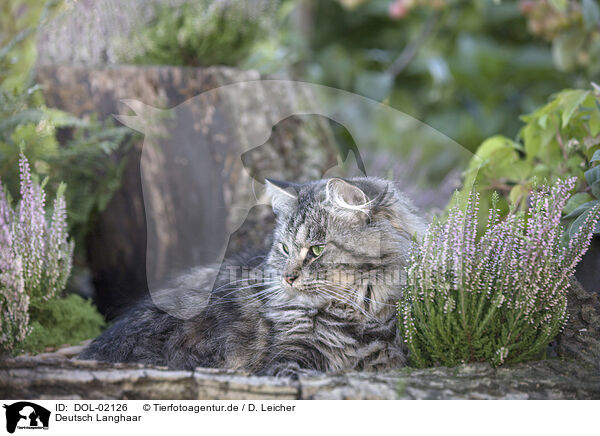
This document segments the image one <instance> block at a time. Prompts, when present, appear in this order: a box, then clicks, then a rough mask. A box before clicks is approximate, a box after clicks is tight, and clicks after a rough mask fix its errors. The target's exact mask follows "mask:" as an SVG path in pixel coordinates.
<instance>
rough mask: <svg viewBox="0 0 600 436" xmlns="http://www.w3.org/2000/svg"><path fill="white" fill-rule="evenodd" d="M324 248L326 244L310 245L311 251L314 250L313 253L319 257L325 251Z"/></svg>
mask: <svg viewBox="0 0 600 436" xmlns="http://www.w3.org/2000/svg"><path fill="white" fill-rule="evenodd" d="M324 249H325V246H324V245H313V246H312V247H310V251H312V254H314V255H315V256H317V257H319V256H320V255H321V253H323V250H324Z"/></svg>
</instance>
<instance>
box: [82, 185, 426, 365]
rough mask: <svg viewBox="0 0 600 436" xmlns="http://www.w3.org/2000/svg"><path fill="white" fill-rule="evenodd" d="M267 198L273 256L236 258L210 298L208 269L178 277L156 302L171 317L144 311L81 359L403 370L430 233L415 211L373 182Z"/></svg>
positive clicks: (290, 188)
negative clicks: (401, 321)
mask: <svg viewBox="0 0 600 436" xmlns="http://www.w3.org/2000/svg"><path fill="white" fill-rule="evenodd" d="M267 193H268V194H269V195H270V197H271V201H272V205H273V210H274V212H275V214H276V215H277V225H276V228H275V232H274V235H273V245H272V247H271V250H270V251H269V252H268V253H266V254H264V255H252V256H239V257H236V258H234V259H229V260H228V261H227V262H225V263H224V264H223V265H222V266H221V268H220V272H219V276H218V279H217V282H216V285H215V286H214V287H212V288H209V287H208V286H207V285H206V278H205V277H206V276H207V274H206V268H204V269H203V268H198V269H195V270H192V271H190V272H188V273H187V274H184V275H183V276H181V277H178V278H177V279H176V280H175V281H174V283H173V284H172V285H171V286H170V287H166V288H165V291H164V292H162V293H159V295H158V296H155V298H158V299H160V300H161V301H160V303H158V301H156V300H155V302H156V303H157V304H158V306H160V307H161V309H159V308H158V307H157V305H156V304H154V302H152V301H150V300H147V301H144V302H141V303H140V304H138V305H137V306H136V307H134V308H133V309H132V310H130V311H129V312H128V313H127V314H126V315H125V316H124V317H122V318H121V319H119V320H118V321H117V322H116V323H115V324H114V325H113V326H112V327H110V328H109V329H108V330H106V331H105V332H104V333H103V334H102V335H101V336H100V337H98V338H97V339H96V340H94V341H93V342H92V343H91V344H90V345H89V346H88V347H87V348H86V350H84V352H83V353H82V354H81V355H80V358H82V359H96V360H104V361H111V362H142V363H148V364H155V365H162V366H168V367H171V368H178V369H192V368H194V367H199V366H202V367H218V368H230V369H236V370H245V371H249V372H252V373H256V374H264V375H277V376H283V375H296V374H298V373H302V372H312V371H342V370H378V369H385V368H389V367H396V366H402V365H403V364H405V362H406V354H405V349H404V347H403V343H402V340H401V338H400V337H399V335H398V333H397V327H396V310H395V308H396V303H397V301H398V299H399V297H400V295H401V289H402V287H401V277H402V275H401V272H402V271H403V270H404V268H405V267H406V265H407V262H408V251H409V248H410V243H411V239H412V238H413V236H417V237H419V236H421V235H422V234H423V232H424V230H425V223H424V221H423V219H422V218H421V217H420V216H419V214H418V213H417V212H416V211H415V209H414V208H413V207H412V205H411V203H410V202H409V201H408V200H407V199H406V198H405V197H404V196H403V195H402V194H401V193H400V191H399V190H398V189H397V188H396V187H395V186H394V184H393V183H391V182H388V181H386V180H382V179H378V178H371V177H369V178H353V179H347V180H342V179H325V180H319V181H315V182H309V183H305V184H293V183H284V182H275V181H269V182H268V184H267ZM311 247H317V248H311ZM248 270H249V271H251V272H252V273H253V274H252V275H251V277H248V274H246V275H243V273H242V272H241V271H248ZM286 277H287V280H286Z"/></svg>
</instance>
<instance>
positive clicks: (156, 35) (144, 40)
mask: <svg viewBox="0 0 600 436" xmlns="http://www.w3.org/2000/svg"><path fill="white" fill-rule="evenodd" d="M262 3H265V2H262ZM260 5H261V2H253V3H248V2H244V1H240V0H234V1H227V2H223V1H212V0H201V1H188V2H185V3H183V4H182V5H166V4H164V3H162V4H161V3H160V2H153V3H152V4H151V7H152V8H153V9H154V12H153V15H154V18H153V19H152V21H151V22H150V23H143V25H141V26H140V27H139V28H137V29H135V30H134V32H133V33H134V35H135V37H133V38H131V39H130V40H128V41H123V42H122V44H123V45H124V46H125V47H124V48H126V50H124V51H126V52H129V53H136V56H135V58H134V59H133V62H134V63H137V64H158V65H186V66H210V65H232V66H235V65H237V64H238V63H239V62H240V61H242V60H243V59H245V58H246V57H247V56H248V54H249V51H250V48H251V47H252V46H253V44H254V42H255V41H256V40H257V39H258V38H259V37H261V36H262V35H263V33H264V32H265V27H264V24H265V18H264V14H265V12H266V11H265V10H264V7H263V8H261V7H260ZM132 44H133V47H132V46H131V45H132ZM124 60H126V61H130V60H131V59H124Z"/></svg>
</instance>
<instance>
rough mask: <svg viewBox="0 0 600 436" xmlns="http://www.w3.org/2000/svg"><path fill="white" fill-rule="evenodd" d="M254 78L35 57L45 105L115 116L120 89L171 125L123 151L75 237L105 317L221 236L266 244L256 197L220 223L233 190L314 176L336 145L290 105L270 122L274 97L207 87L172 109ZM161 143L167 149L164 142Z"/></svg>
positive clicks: (234, 198) (218, 70)
mask: <svg viewBox="0 0 600 436" xmlns="http://www.w3.org/2000/svg"><path fill="white" fill-rule="evenodd" d="M258 79H260V75H259V74H258V73H256V72H253V71H238V70H235V69H231V68H224V67H211V68H203V69H198V68H178V67H137V66H117V67H109V68H103V69H89V68H84V67H71V66H40V67H38V81H39V82H40V84H41V85H42V86H43V87H44V89H45V91H44V92H45V98H46V103H47V105H48V106H50V107H57V108H59V109H63V110H66V111H68V112H71V113H73V114H75V115H77V116H85V115H88V114H91V113H97V114H98V115H99V118H100V119H106V118H110V117H111V116H112V115H113V114H122V115H125V117H123V118H126V115H127V114H128V113H130V110H129V109H128V108H127V107H126V105H125V104H123V103H121V101H122V100H127V101H126V103H127V104H128V105H129V106H130V107H133V108H134V109H136V111H137V112H138V115H144V111H148V110H149V109H148V108H150V107H151V108H152V110H154V108H157V109H156V110H157V111H160V109H163V111H161V112H162V113H163V114H164V116H166V117H169V116H171V115H173V114H175V115H176V116H177V117H176V120H175V121H173V122H174V123H176V124H175V125H174V126H173V125H171V124H168V123H171V121H172V120H170V119H169V120H167V122H166V124H165V125H169V126H171V127H169V132H168V134H167V136H166V137H160V135H158V136H155V137H154V138H155V139H156V138H160V139H158V140H155V141H154V142H153V143H152V144H150V146H149V144H146V147H145V148H144V147H143V145H142V142H141V141H140V142H139V143H138V144H136V145H135V146H134V147H133V148H132V149H131V150H130V151H129V153H128V154H127V156H126V159H127V163H126V167H125V171H124V174H123V179H122V185H121V187H120V188H119V189H118V191H117V192H116V193H115V195H114V197H113V198H112V200H111V201H110V202H109V204H108V206H107V207H106V209H105V210H104V211H102V212H101V213H99V214H98V216H97V217H96V219H95V220H94V223H93V227H92V230H91V232H90V233H89V236H88V238H87V253H88V262H89V267H90V268H91V271H92V279H93V284H94V286H95V290H96V303H97V305H98V308H99V309H100V311H102V312H103V313H105V314H106V315H107V316H108V317H109V318H111V317H113V316H115V315H117V314H119V313H120V309H122V308H125V307H127V306H128V305H129V304H130V303H131V302H132V301H135V300H137V299H139V298H140V297H141V296H142V295H144V294H146V293H147V290H148V279H149V280H151V281H154V280H159V279H161V278H164V277H166V276H168V275H169V274H172V273H175V272H176V270H177V269H184V268H187V267H190V266H192V265H197V264H205V263H210V262H212V261H214V260H215V252H216V251H218V250H217V248H219V247H222V246H223V245H225V246H227V244H228V246H227V251H228V252H235V251H239V250H242V249H243V250H246V249H251V250H264V249H267V248H268V247H269V246H270V235H271V231H272V228H273V222H274V220H273V216H272V213H271V211H270V208H269V207H267V206H256V207H254V208H253V209H252V210H250V211H249V214H248V218H247V219H246V220H245V222H244V224H243V225H242V226H241V227H240V228H239V229H237V231H236V232H234V233H233V234H231V233H232V232H233V231H235V230H236V227H235V223H238V222H240V220H242V221H243V217H244V216H245V214H246V213H248V211H247V210H244V207H242V206H243V205H242V203H243V199H247V198H248V197H249V196H252V195H253V192H254V190H255V189H256V186H257V183H260V181H262V179H263V178H264V177H265V176H268V177H273V178H278V179H284V180H285V179H292V180H308V179H316V178H319V177H321V176H322V175H323V173H324V172H325V171H326V170H327V169H329V168H330V167H332V166H334V165H335V163H336V162H337V148H336V145H335V142H334V140H333V136H332V134H331V130H330V127H329V124H328V122H327V120H326V119H325V118H323V117H318V116H293V117H290V118H287V119H285V120H283V121H281V122H279V123H275V121H276V120H277V113H278V109H279V108H274V109H273V110H262V109H264V108H262V109H261V110H256V105H259V104H260V101H258V100H257V97H256V96H255V95H252V96H247V95H245V94H244V93H240V94H237V95H231V93H229V94H222V95H221V94H218V93H214V95H215V97H214V98H212V97H211V98H212V100H211V99H208V100H207V99H205V100H202V102H201V103H200V104H197V105H195V106H192V107H189V108H187V109H186V110H185V111H182V110H179V108H181V107H184V104H182V103H184V102H185V101H186V100H188V99H190V98H192V97H195V96H197V95H198V94H201V93H203V92H206V91H208V90H212V89H215V88H218V87H220V86H223V85H227V84H232V83H239V82H247V81H255V80H258ZM211 95H213V94H211ZM258 98H259V99H260V97H258ZM298 98H306V99H310V96H307V95H304V96H300V97H299V96H298V95H296V94H292V92H291V91H290V95H282V96H281V101H279V102H278V104H280V105H283V106H285V105H293V104H295V103H294V101H295V100H297V99H298ZM178 105H179V106H178ZM236 107H239V108H242V109H241V110H235V108H236ZM170 108H175V109H173V110H172V111H169V110H168V109H170ZM267 109H268V108H267ZM150 115H152V114H150ZM153 121H154V120H153V119H152V117H151V116H150V117H149V118H147V119H146V122H147V124H146V127H147V128H153V127H156V125H155V124H153ZM273 123H274V124H275V126H274V127H273V129H272V131H271V136H270V137H269V138H268V139H267V140H266V142H265V143H264V144H262V145H261V146H260V147H256V148H254V149H252V150H248V144H249V139H248V138H252V137H257V135H258V136H260V135H261V133H260V132H263V131H264V130H265V129H270V127H271V126H272V125H273ZM146 137H148V134H147V135H146ZM173 144H175V145H177V151H176V152H173V153H171V152H170V151H169V150H170V149H169V147H172V146H173ZM157 145H158V147H157ZM159 149H160V151H156V150H159ZM114 158H115V159H116V158H117V157H114ZM141 162H143V166H142V165H141ZM140 174H141V175H142V177H140ZM197 187H201V188H200V189H196V188H197ZM144 196H145V198H144ZM144 201H146V204H144ZM148 201H150V203H148ZM184 204H189V205H190V207H187V206H186V207H183V206H182V205H184ZM144 206H146V207H144ZM174 210H179V211H181V210H185V213H179V214H175V213H173V211H174ZM240 214H242V216H240ZM148 225H149V226H150V227H149V228H148ZM148 232H151V233H150V236H152V237H153V238H156V239H152V238H151V237H150V236H149V234H148ZM230 234H231V237H230V238H229V241H228V240H227V239H228V237H229V235H230ZM154 240H158V241H159V244H158V245H156V244H155V245H153V246H152V247H151V248H152V250H148V247H147V241H151V242H152V241H154Z"/></svg>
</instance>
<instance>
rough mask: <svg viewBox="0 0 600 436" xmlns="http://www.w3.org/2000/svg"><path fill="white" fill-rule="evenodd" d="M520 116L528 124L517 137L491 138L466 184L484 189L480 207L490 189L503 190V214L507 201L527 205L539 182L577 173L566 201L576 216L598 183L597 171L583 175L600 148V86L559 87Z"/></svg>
mask: <svg viewBox="0 0 600 436" xmlns="http://www.w3.org/2000/svg"><path fill="white" fill-rule="evenodd" d="M521 119H522V120H523V121H524V122H525V123H526V124H525V126H523V128H522V129H521V131H520V133H519V135H518V137H517V139H516V140H511V139H509V138H507V137H504V136H493V137H491V138H489V139H487V140H485V141H484V142H483V143H482V144H481V146H480V147H479V148H478V150H477V152H476V155H475V157H474V158H473V160H472V161H471V164H470V166H469V169H468V171H467V172H466V177H465V187H470V186H472V185H473V184H474V185H475V187H476V189H477V190H478V191H479V192H480V193H481V195H482V200H481V206H482V207H481V210H482V211H486V210H488V209H489V207H490V205H491V196H492V193H493V192H495V191H497V192H499V193H500V195H501V198H500V203H499V206H500V208H501V209H502V213H503V214H504V213H506V212H507V211H508V208H509V205H514V206H515V207H517V208H518V209H520V210H525V209H526V208H527V205H528V202H529V198H530V195H531V192H532V189H533V187H534V185H535V183H536V181H537V182H540V181H544V180H547V181H549V182H554V181H555V180H557V179H559V178H565V177H571V176H575V177H577V179H578V182H577V186H576V190H577V192H578V194H577V195H574V196H573V197H572V198H571V200H570V201H569V202H568V203H567V205H566V207H565V214H568V215H569V219H570V218H577V217H578V216H579V214H573V212H574V211H575V209H577V208H578V207H579V206H581V205H582V204H583V203H587V202H591V201H592V200H593V196H594V195H595V194H596V193H597V191H598V186H600V184H598V185H597V186H595V187H594V186H593V184H594V183H595V182H596V177H595V174H596V172H597V171H598V170H596V169H595V168H592V169H589V170H588V171H586V172H585V174H584V171H585V169H586V168H589V167H590V165H591V164H592V163H593V162H595V161H596V159H597V157H598V155H597V154H596V153H597V152H598V150H599V149H600V89H598V88H597V87H596V88H594V89H592V90H576V89H574V90H571V89H568V90H564V91H561V92H559V93H558V94H556V95H555V96H553V98H552V99H551V101H550V102H549V103H548V104H546V105H545V106H543V107H541V108H539V109H537V110H536V111H534V112H533V113H531V114H529V115H525V116H522V117H521ZM594 156H596V159H595V158H594ZM467 190H468V188H465V189H464V190H463V191H464V192H463V194H465V193H466V192H467ZM581 212H583V209H578V213H581Z"/></svg>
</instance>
